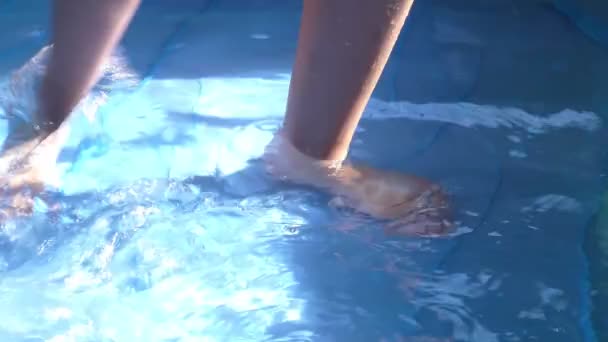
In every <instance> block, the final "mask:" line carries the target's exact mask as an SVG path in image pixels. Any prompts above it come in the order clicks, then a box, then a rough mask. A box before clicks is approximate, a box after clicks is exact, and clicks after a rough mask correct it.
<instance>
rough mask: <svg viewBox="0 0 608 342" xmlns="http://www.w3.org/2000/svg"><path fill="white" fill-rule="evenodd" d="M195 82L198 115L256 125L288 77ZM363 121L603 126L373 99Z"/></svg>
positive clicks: (534, 128)
mask: <svg viewBox="0 0 608 342" xmlns="http://www.w3.org/2000/svg"><path fill="white" fill-rule="evenodd" d="M162 82H167V81H166V80H165V81H162ZM181 82H186V83H187V82H191V80H171V83H173V84H176V83H177V84H179V83H181ZM199 82H200V84H201V86H200V91H199V92H198V94H194V93H193V94H192V95H193V96H197V97H198V100H197V105H196V106H195V107H194V109H195V112H196V113H199V114H202V115H208V116H214V117H222V118H242V119H244V118H248V119H256V118H277V117H282V116H283V113H284V111H285V104H286V102H287V94H288V87H289V75H286V74H281V75H277V77H276V78H256V77H226V78H217V77H216V78H203V79H200V80H199ZM151 83H154V81H153V82H151ZM158 85H159V84H157V85H156V86H158ZM364 117H365V118H367V119H375V120H383V119H393V118H407V119H412V120H425V121H437V122H444V123H451V124H454V125H458V126H462V127H475V126H481V127H488V128H499V127H507V128H518V129H522V130H525V131H527V132H528V133H530V134H540V133H544V132H547V131H549V130H551V129H560V128H578V129H583V130H588V131H592V130H596V129H598V128H600V127H601V125H602V120H601V119H600V117H599V116H598V115H597V114H595V113H593V112H589V111H575V110H572V109H564V110H562V111H559V112H556V113H551V114H546V115H543V116H539V115H534V114H530V113H528V112H526V111H524V110H522V109H518V108H512V107H498V106H491V105H478V104H474V103H465V102H460V103H426V104H415V103H410V102H406V101H401V102H389V101H384V100H380V99H377V98H373V99H371V100H370V102H369V104H368V106H367V108H366V111H365V116H364Z"/></svg>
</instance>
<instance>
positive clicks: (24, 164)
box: [0, 125, 69, 220]
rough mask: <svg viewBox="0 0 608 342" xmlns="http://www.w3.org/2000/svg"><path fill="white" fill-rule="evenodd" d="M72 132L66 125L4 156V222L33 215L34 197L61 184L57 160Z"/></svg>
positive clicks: (0, 164)
mask: <svg viewBox="0 0 608 342" xmlns="http://www.w3.org/2000/svg"><path fill="white" fill-rule="evenodd" d="M68 133H69V132H68V127H67V126H66V125H64V126H62V127H60V128H59V129H58V130H56V131H55V132H53V133H51V134H50V135H48V136H46V137H45V138H42V136H34V137H30V138H29V139H27V140H25V141H22V142H20V143H14V144H13V146H12V147H10V148H8V149H6V150H4V151H2V152H1V153H0V197H1V198H2V206H1V207H0V220H6V219H9V218H11V217H15V216H23V215H29V214H31V213H32V210H33V207H34V197H35V196H36V195H38V194H39V193H41V192H42V191H44V189H45V188H46V187H48V186H55V187H56V186H58V185H59V172H58V170H57V167H56V166H57V157H58V156H59V153H60V152H61V148H62V147H63V144H64V143H65V140H66V139H67V136H68Z"/></svg>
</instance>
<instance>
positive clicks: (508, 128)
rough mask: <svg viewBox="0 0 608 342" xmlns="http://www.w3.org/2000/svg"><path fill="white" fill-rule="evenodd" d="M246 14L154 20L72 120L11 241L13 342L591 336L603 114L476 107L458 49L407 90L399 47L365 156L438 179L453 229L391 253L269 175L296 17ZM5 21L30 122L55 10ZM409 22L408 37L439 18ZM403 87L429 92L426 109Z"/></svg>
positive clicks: (358, 151)
mask: <svg viewBox="0 0 608 342" xmlns="http://www.w3.org/2000/svg"><path fill="white" fill-rule="evenodd" d="M251 4H253V5H251V6H250V7H251V8H243V7H242V6H241V7H239V6H231V5H230V4H227V3H223V2H218V3H215V4H214V6H212V7H211V8H209V9H207V8H206V7H204V6H203V7H201V3H198V2H194V1H193V2H184V3H182V6H175V7H168V6H166V4H162V3H160V2H157V1H149V2H147V3H145V6H144V7H143V8H142V9H141V11H140V13H139V14H138V17H137V18H136V19H135V21H134V23H133V26H132V28H131V30H130V32H129V33H128V34H127V37H126V38H125V41H124V44H123V45H124V49H123V50H121V52H118V53H117V54H116V56H115V58H114V59H113V60H112V61H111V62H110V63H109V65H108V68H106V75H105V77H104V79H103V80H102V82H101V84H100V86H98V87H97V88H96V90H95V91H94V92H93V93H92V94H91V95H90V96H89V97H88V98H87V99H86V100H84V101H83V103H82V104H81V106H80V107H79V108H78V109H77V110H76V115H74V117H73V118H72V126H73V129H72V133H71V136H70V139H69V141H68V144H67V146H66V147H65V149H64V150H63V152H62V154H61V156H60V158H59V161H60V163H59V166H60V167H59V168H60V180H61V185H60V186H59V187H58V188H54V189H49V191H48V192H46V193H45V194H43V195H41V196H39V197H40V199H38V200H37V202H36V211H35V213H34V214H33V215H32V216H26V217H22V218H18V219H14V220H9V221H7V222H4V223H3V225H2V228H1V231H0V267H1V268H0V271H1V272H2V273H0V301H1V304H2V305H0V338H1V339H2V340H3V341H192V340H195V341H201V340H204V341H308V340H310V341H370V340H373V341H376V340H381V339H384V340H386V341H401V340H407V341H410V340H411V341H428V339H430V340H431V341H433V339H432V338H434V339H435V340H442V339H443V340H450V338H451V339H452V340H457V341H522V340H523V341H529V340H540V341H587V340H592V339H593V335H594V333H593V331H592V329H591V327H590V325H589V324H588V315H589V314H590V306H591V302H590V301H591V298H590V295H589V287H590V284H589V283H588V280H587V266H586V264H587V262H588V260H586V257H585V254H584V253H583V250H582V249H581V248H582V247H581V246H582V242H583V235H584V231H585V228H586V225H587V224H588V221H589V218H590V217H591V215H592V214H593V213H594V211H595V209H596V208H597V199H598V197H599V191H598V189H600V187H601V186H602V184H603V180H602V172H603V171H602V170H603V167H604V166H605V164H603V163H604V160H603V158H604V152H603V147H602V146H605V145H603V144H602V143H603V142H605V139H606V138H605V136H606V134H605V133H606V132H605V129H604V127H603V122H602V119H601V117H600V115H598V114H596V113H595V112H594V111H593V110H591V109H592V108H587V107H585V106H586V104H584V105H582V107H581V106H579V104H577V103H573V105H572V107H571V108H570V107H568V108H561V109H559V110H555V111H550V110H549V111H546V112H540V113H538V112H535V113H532V111H531V110H529V109H528V108H526V109H523V108H520V107H518V106H517V105H513V106H504V105H503V104H500V106H498V105H494V104H488V103H486V101H485V100H479V101H476V100H474V99H475V98H476V97H483V96H482V95H480V94H483V92H480V91H477V92H475V89H476V88H479V87H480V85H479V84H477V85H474V84H476V82H480V81H479V80H480V79H481V80H483V79H484V75H477V73H483V70H482V69H483V67H480V66H479V65H475V63H472V62H470V61H471V59H466V60H468V61H469V62H467V63H464V64H465V65H466V67H463V68H460V66H461V64H460V63H461V62H459V61H460V60H461V58H463V57H462V55H461V52H462V51H454V50H446V54H447V55H449V56H452V57H453V58H451V59H449V61H448V62H449V63H447V64H446V63H444V64H440V65H441V66H442V67H444V68H445V72H444V73H437V74H438V75H439V76H437V78H435V79H433V78H430V77H427V76H428V73H426V72H425V71H424V67H423V64H416V65H418V66H419V67H420V69H421V71H419V73H418V74H411V73H410V72H411V66H410V65H411V64H412V63H406V61H404V60H402V58H403V57H404V56H407V54H406V52H407V51H410V50H411V48H409V47H408V46H409V45H408V44H407V43H408V42H411V41H412V40H405V39H402V41H401V42H400V44H399V46H398V48H397V50H396V53H395V55H394V56H393V58H392V60H391V63H390V65H389V66H388V69H387V72H386V73H385V75H384V76H383V80H382V82H381V84H380V85H379V87H378V90H377V91H376V94H375V96H374V99H373V100H372V101H371V103H370V105H369V106H368V108H367V111H366V114H365V117H364V120H363V122H362V124H361V126H360V128H359V130H358V132H357V137H356V140H355V142H354V143H353V150H352V155H351V157H352V158H353V159H357V160H361V161H364V162H367V163H370V164H373V165H375V166H378V167H385V168H391V169H396V170H400V171H404V172H414V173H417V174H422V175H424V176H427V177H430V178H431V179H434V180H436V181H438V182H440V183H441V184H442V185H444V186H445V187H446V189H447V190H448V191H449V192H450V193H451V195H452V196H453V199H454V203H455V207H456V219H457V221H458V229H457V231H456V232H455V233H454V234H452V235H450V236H446V237H440V238H406V237H399V238H395V237H389V236H386V235H385V234H384V233H383V230H382V224H381V223H380V222H376V221H373V220H370V219H367V218H362V217H359V216H356V215H353V214H352V213H348V212H341V211H337V210H335V209H332V208H330V207H329V206H328V205H327V202H328V200H329V198H328V197H327V196H326V195H324V194H320V193H317V192H314V191H312V190H310V189H306V188H296V187H291V186H287V185H284V184H278V183H276V182H274V181H273V180H272V179H270V178H269V177H267V176H266V174H265V173H264V171H263V167H262V166H261V165H260V163H259V161H257V158H259V156H260V155H261V154H262V152H263V150H264V147H265V145H266V144H267V143H268V141H269V140H270V138H271V137H272V134H273V132H274V131H275V130H276V129H277V128H278V126H279V125H280V122H281V117H282V113H283V110H284V105H285V99H286V94H287V87H288V81H289V67H290V63H291V58H292V56H293V47H294V44H295V38H294V37H295V34H296V32H297V17H298V12H297V6H286V5H282V4H278V3H273V2H262V1H260V2H252V3H251ZM201 8H203V9H205V10H206V11H205V12H200V10H201ZM12 10H13V11H15V12H13V13H19V14H20V15H21V21H20V23H15V22H10V23H9V24H10V25H14V26H13V27H17V28H18V30H17V31H18V32H21V33H22V35H18V38H19V39H15V37H2V41H1V42H2V44H4V42H5V40H6V41H7V42H9V41H10V42H13V43H12V44H13V45H9V44H8V43H7V45H6V46H11V47H12V46H15V47H18V48H15V49H13V50H11V51H15V52H14V54H6V55H5V58H4V59H0V66H1V68H0V70H3V74H2V75H3V78H4V79H5V81H4V83H3V84H4V86H9V88H2V93H0V97H1V101H2V103H0V107H1V108H2V111H3V112H4V113H3V114H12V113H6V111H7V108H9V107H10V108H12V111H13V112H16V113H21V115H23V116H24V117H26V118H27V116H28V115H31V112H32V110H33V109H32V103H33V101H32V98H31V94H33V90H34V89H35V85H36V84H37V82H38V80H39V75H40V70H39V66H41V65H43V63H42V62H40V63H39V62H38V61H37V60H30V63H29V64H26V66H25V67H24V68H22V69H19V70H18V71H17V72H16V74H14V75H16V77H13V78H12V79H11V78H9V76H10V74H11V73H12V72H15V71H16V70H17V68H19V67H20V66H21V65H23V64H24V63H26V62H27V61H28V59H29V58H30V57H29V55H28V54H29V53H32V54H33V53H36V52H37V51H39V49H40V48H41V47H42V46H43V44H44V36H45V34H44V31H45V21H44V20H45V19H43V18H45V12H44V10H43V9H39V8H37V7H35V6H30V7H28V6H27V3H26V2H23V3H21V6H14V7H12ZM417 11H418V12H417ZM414 13H419V15H417V16H414V17H413V18H411V22H412V24H411V25H409V26H408V30H409V31H408V32H414V33H415V32H418V31H419V30H423V29H422V27H423V26H424V25H425V23H426V22H427V21H424V20H423V19H424V18H425V14H427V13H428V12H424V11H423V9H416V10H415V11H414ZM3 15H4V14H3ZM7 20H8V19H7ZM3 22H4V23H7V21H3ZM556 22H557V21H556ZM416 23H420V24H419V25H418V24H416ZM3 25H8V24H3ZM440 31H441V30H440ZM408 34H410V33H406V34H405V37H408ZM415 36H416V35H414V34H413V33H412V34H411V35H410V36H409V37H415ZM448 36H449V37H448ZM454 36H455V35H447V36H441V37H440V38H442V39H448V38H450V39H456V38H458V37H456V38H455V37H454ZM456 36H457V35H456ZM465 36H466V35H465ZM435 37H436V36H435ZM467 37H468V36H467ZM469 38H470V37H469ZM459 39H464V38H459ZM467 39H468V38H467ZM581 39H582V38H581ZM465 40H466V39H465ZM228 42H231V43H228ZM410 44H412V43H410ZM3 46H4V45H3ZM440 47H441V48H445V46H443V47H442V46H435V47H429V46H426V45H422V46H420V48H419V50H423V51H431V52H429V53H430V54H431V55H433V56H434V53H435V50H434V49H439V48H440ZM408 49H409V50H408ZM437 51H439V50H437ZM467 51H469V52H470V51H472V50H471V49H469V50H467ZM469 52H466V53H465V55H467V56H468V54H469ZM454 56H456V57H454ZM422 57H423V56H422ZM422 57H421V56H414V57H413V58H419V59H417V60H421V59H422ZM444 62H445V61H444ZM478 62H479V61H478ZM453 63H455V64H453ZM479 63H481V62H479ZM427 67H429V68H430V67H431V66H430V65H429V66H427ZM454 68H457V69H458V70H460V71H461V73H450V70H451V71H453V69H454ZM404 73H410V74H409V75H410V76H409V77H411V78H414V79H418V80H423V81H424V82H423V81H420V84H421V85H423V86H424V87H425V89H427V90H426V93H425V94H422V92H421V94H422V95H420V96H422V98H419V99H418V100H419V101H416V99H414V100H412V99H408V98H407V96H408V92H407V91H406V90H407V89H410V88H411V86H410V85H408V84H407V83H406V82H405V81H404V76H403V75H404ZM416 75H417V76H416ZM437 84H443V85H444V86H445V87H443V88H436V89H434V87H437ZM481 88H484V86H481ZM434 90H437V92H436V93H440V94H442V96H439V97H441V99H438V100H436V101H429V100H425V98H424V96H430V95H428V93H429V92H433V91H434ZM101 94H105V96H106V97H107V98H106V99H105V100H104V101H103V104H101V106H100V107H99V108H98V109H97V107H96V106H95V105H94V104H95V103H97V102H98V101H101V99H102V96H101ZM423 95H424V96H423ZM522 106H523V105H522ZM547 107H551V105H550V104H547ZM90 112H95V113H96V116H95V119H94V120H93V121H92V122H90V121H89V120H87V119H86V115H85V114H88V113H90ZM11 120H14V119H13V118H7V119H5V120H3V121H2V134H3V136H6V135H7V134H8V132H9V122H11ZM565 142H567V143H565ZM57 205H58V206H59V207H60V210H59V211H53V210H51V209H50V208H52V207H54V206H57ZM424 338H428V339H426V340H425V339H424Z"/></svg>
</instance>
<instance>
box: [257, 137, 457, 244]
mask: <svg viewBox="0 0 608 342" xmlns="http://www.w3.org/2000/svg"><path fill="white" fill-rule="evenodd" d="M265 160H266V165H267V167H268V170H269V172H270V173H271V174H273V175H274V176H275V177H278V178H280V179H282V180H286V181H290V182H294V183H299V184H304V185H310V186H314V187H317V188H320V189H322V190H325V191H328V192H329V193H331V194H332V195H334V196H335V197H334V199H332V200H331V201H330V205H333V206H337V207H342V208H349V209H352V210H355V211H357V212H359V213H363V214H367V215H370V216H372V217H374V218H377V219H383V220H388V221H389V223H388V224H387V225H386V232H387V233H389V234H400V235H438V234H445V233H447V232H448V231H449V230H450V228H451V227H452V224H451V222H449V220H448V215H449V208H448V200H447V196H446V195H445V193H444V192H443V191H442V189H441V188H440V187H439V186H438V185H436V184H433V183H432V182H430V181H428V180H426V179H423V178H420V177H417V176H413V175H408V174H403V173H398V172H392V171H385V170H380V169H375V168H371V167H366V166H361V165H352V164H346V163H341V162H332V161H319V160H315V159H313V158H311V157H308V156H306V155H304V154H302V153H300V152H299V151H297V150H296V149H295V148H294V147H293V146H292V145H291V144H289V142H287V141H286V139H285V138H283V137H281V136H280V135H278V136H277V137H276V138H275V139H274V140H273V141H272V142H271V144H270V145H269V148H268V149H267V152H266V155H265Z"/></svg>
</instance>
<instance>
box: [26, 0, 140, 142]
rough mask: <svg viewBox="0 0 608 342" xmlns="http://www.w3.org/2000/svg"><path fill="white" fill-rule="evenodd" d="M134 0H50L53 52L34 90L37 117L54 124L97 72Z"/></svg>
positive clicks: (54, 126)
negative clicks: (51, 3) (35, 90)
mask: <svg viewBox="0 0 608 342" xmlns="http://www.w3.org/2000/svg"><path fill="white" fill-rule="evenodd" d="M139 3H140V0H55V1H54V2H53V17H52V31H53V32H52V34H53V36H52V41H53V44H54V46H53V51H52V55H51V58H50V61H49V65H48V69H47V72H46V75H45V77H44V79H43V81H42V86H41V89H40V104H39V114H38V115H39V118H38V120H39V121H41V124H42V126H43V128H44V129H45V131H46V133H50V132H52V131H54V130H55V129H57V127H58V126H59V125H61V123H62V122H63V121H64V120H65V119H66V117H67V116H68V115H69V113H70V112H71V111H72V110H73V108H74V107H75V106H76V105H77V104H78V102H79V101H80V99H81V98H82V97H83V96H84V95H85V94H86V93H87V92H88V91H90V89H91V87H92V86H93V85H94V84H95V83H96V82H97V80H98V78H99V77H100V74H101V67H102V65H103V63H104V62H105V61H106V60H107V58H108V57H109V56H110V54H111V53H112V50H113V49H114V47H115V46H116V44H117V43H118V41H119V40H120V38H121V37H122V35H123V33H124V31H125V30H126V28H127V26H128V25H129V22H130V20H131V18H132V16H133V14H134V13H135V11H136V9H137V7H138V5H139Z"/></svg>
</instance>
